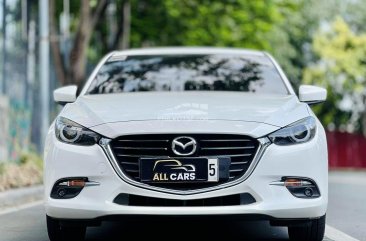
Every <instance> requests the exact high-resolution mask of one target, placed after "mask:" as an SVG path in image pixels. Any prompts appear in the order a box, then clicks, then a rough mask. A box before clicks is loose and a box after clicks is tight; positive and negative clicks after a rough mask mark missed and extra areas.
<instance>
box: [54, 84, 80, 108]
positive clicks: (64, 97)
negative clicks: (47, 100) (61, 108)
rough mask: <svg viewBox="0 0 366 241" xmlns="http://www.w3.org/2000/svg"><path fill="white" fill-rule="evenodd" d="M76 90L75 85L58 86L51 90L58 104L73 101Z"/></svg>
mask: <svg viewBox="0 0 366 241" xmlns="http://www.w3.org/2000/svg"><path fill="white" fill-rule="evenodd" d="M77 90H78V87H77V86H76V85H69V86H65V87H61V88H58V89H56V90H54V91H53V99H54V101H55V102H56V103H58V104H60V105H65V104H67V103H72V102H75V100H76V93H77Z"/></svg>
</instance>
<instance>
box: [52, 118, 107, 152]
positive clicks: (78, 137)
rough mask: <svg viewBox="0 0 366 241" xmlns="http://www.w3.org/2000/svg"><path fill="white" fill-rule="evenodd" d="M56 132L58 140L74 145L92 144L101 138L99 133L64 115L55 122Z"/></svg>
mask: <svg viewBox="0 0 366 241" xmlns="http://www.w3.org/2000/svg"><path fill="white" fill-rule="evenodd" d="M55 133H56V137H57V139H58V140H60V141H62V142H66V143H70V144H74V145H82V146H91V145H94V144H96V143H98V141H99V139H100V138H101V136H100V135H98V134H97V133H95V132H93V131H91V130H89V129H87V128H85V127H83V126H81V125H79V124H77V123H75V122H73V121H71V120H68V119H66V118H64V117H58V118H57V119H56V122H55Z"/></svg>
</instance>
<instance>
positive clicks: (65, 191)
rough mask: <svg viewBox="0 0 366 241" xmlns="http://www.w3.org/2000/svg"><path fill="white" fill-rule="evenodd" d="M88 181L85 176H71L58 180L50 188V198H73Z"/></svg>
mask: <svg viewBox="0 0 366 241" xmlns="http://www.w3.org/2000/svg"><path fill="white" fill-rule="evenodd" d="M87 182H88V178H86V177H72V178H63V179H60V180H58V181H57V182H56V183H55V185H54V186H53V188H52V191H51V198H54V199H70V198H74V197H76V196H77V195H79V193H80V192H81V190H83V188H84V187H85V185H86V183H87Z"/></svg>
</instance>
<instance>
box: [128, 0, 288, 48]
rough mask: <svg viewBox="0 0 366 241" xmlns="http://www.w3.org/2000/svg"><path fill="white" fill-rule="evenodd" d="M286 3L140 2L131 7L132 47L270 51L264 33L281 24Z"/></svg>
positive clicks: (155, 0) (269, 0) (243, 0)
mask: <svg viewBox="0 0 366 241" xmlns="http://www.w3.org/2000/svg"><path fill="white" fill-rule="evenodd" d="M282 2H283V1H275V0H268V1H246V0H232V1H225V2H223V1H210V0H200V1H195V0H184V1H182V0H170V1H159V0H150V1H138V2H134V3H135V4H134V5H133V8H132V39H131V43H132V46H133V47H140V46H146V45H148V46H165V45H173V46H174V45H178V46H179V45H199V46H204V45H209V46H232V47H247V48H255V49H271V46H270V44H269V41H268V40H267V39H266V38H265V34H266V33H267V32H269V31H270V30H271V29H272V27H273V26H274V24H276V23H278V22H280V21H281V15H280V12H279V7H278V4H279V3H282Z"/></svg>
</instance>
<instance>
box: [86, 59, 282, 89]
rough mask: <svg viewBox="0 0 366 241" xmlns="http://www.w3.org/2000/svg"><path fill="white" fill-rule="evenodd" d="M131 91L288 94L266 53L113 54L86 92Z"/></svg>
mask: <svg viewBox="0 0 366 241" xmlns="http://www.w3.org/2000/svg"><path fill="white" fill-rule="evenodd" d="M134 91H243V92H256V93H266V94H288V91H287V89H286V87H285V85H284V83H283V81H282V79H281V77H280V75H279V73H278V72H277V70H276V68H275V66H274V65H273V63H272V62H271V61H270V59H268V58H267V57H265V56H242V55H222V54H219V55H178V56H177V55H164V56H159V55H146V56H128V57H124V56H121V57H119V58H116V57H113V58H111V60H109V61H107V62H106V63H105V64H104V65H103V66H102V67H101V69H100V70H99V72H98V74H97V75H96V77H95V79H94V80H93V82H92V83H91V85H90V87H89V89H88V91H87V92H88V93H89V94H106V93H119V92H134Z"/></svg>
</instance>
